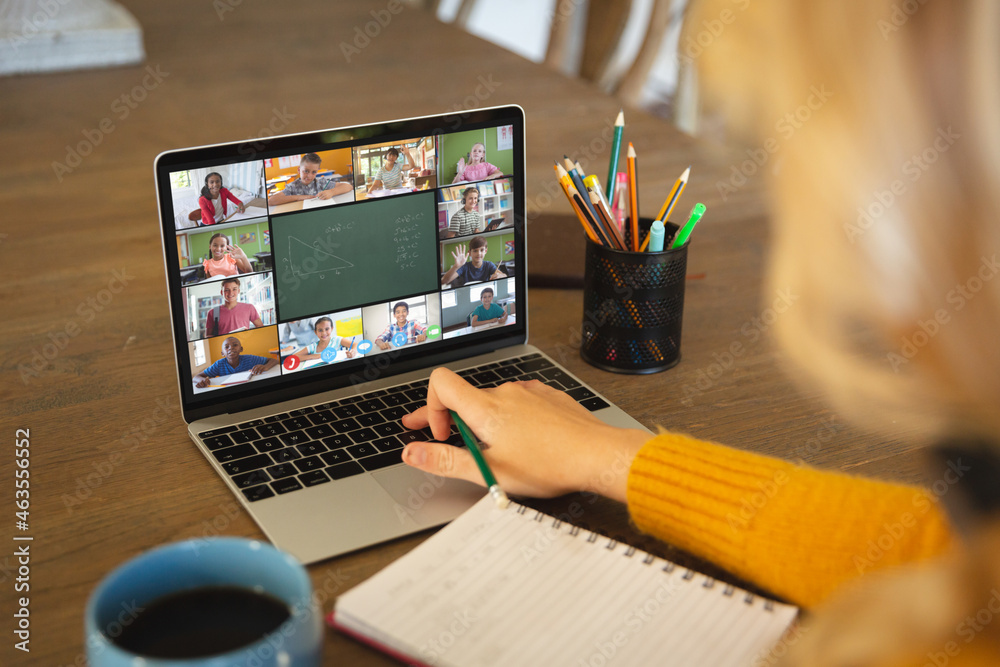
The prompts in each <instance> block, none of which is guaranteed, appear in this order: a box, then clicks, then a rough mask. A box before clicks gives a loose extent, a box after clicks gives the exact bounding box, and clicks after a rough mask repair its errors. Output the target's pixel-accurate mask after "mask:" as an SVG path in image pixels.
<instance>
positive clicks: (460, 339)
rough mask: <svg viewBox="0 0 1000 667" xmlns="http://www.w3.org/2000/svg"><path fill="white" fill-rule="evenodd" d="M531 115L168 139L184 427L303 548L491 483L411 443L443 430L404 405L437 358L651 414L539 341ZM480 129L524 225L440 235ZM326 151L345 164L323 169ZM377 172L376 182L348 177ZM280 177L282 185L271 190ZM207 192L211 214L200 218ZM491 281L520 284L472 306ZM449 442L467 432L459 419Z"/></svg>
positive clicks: (445, 505) (263, 520) (417, 519)
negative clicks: (603, 390)
mask: <svg viewBox="0 0 1000 667" xmlns="http://www.w3.org/2000/svg"><path fill="white" fill-rule="evenodd" d="M524 124H525V120H524V112H523V110H522V109H521V108H520V107H517V106H505V107H496V108H490V109H481V110H475V111H469V112H462V113H459V114H450V115H441V116H425V117H420V118H410V119H405V120H394V121H384V122H377V123H371V124H368V125H361V126H355V127H342V128H336V129H329V130H321V131H315V132H306V133H301V134H294V135H286V136H279V137H273V138H268V139H260V140H252V141H247V142H242V143H225V144H217V145H211V146H200V147H195V148H186V149H182V150H172V151H168V152H165V153H162V154H160V155H159V156H158V157H157V158H156V162H155V167H154V168H155V178H156V190H157V198H158V204H159V212H160V221H161V228H162V234H163V257H164V266H165V272H166V283H167V293H168V295H169V304H170V321H171V326H172V330H173V342H174V354H175V358H176V366H177V374H178V385H179V391H180V398H181V406H182V411H183V417H184V420H185V422H186V423H187V425H188V433H189V435H190V437H191V439H192V440H193V441H194V443H195V445H196V446H197V447H198V449H199V450H200V451H201V452H202V453H203V454H204V456H205V458H206V460H207V461H208V463H209V465H211V466H212V468H213V469H214V470H215V471H216V472H217V473H218V474H219V476H220V477H221V479H222V480H223V483H224V484H225V485H226V486H227V487H228V488H229V489H230V490H231V491H232V493H233V494H234V495H235V497H236V498H237V499H238V500H239V502H240V503H241V504H242V506H243V507H244V508H245V509H246V510H247V512H249V513H250V515H251V516H252V517H253V518H254V520H255V521H256V522H257V523H258V525H259V526H260V528H261V529H262V530H263V532H264V533H265V534H266V535H267V537H268V538H269V539H270V540H271V541H272V542H273V543H274V544H275V545H276V546H277V547H279V548H281V549H284V550H285V551H287V552H289V553H291V554H293V555H294V556H295V557H297V558H298V559H299V560H301V561H302V562H305V563H310V562H315V561H319V560H323V559H326V558H329V557H332V556H336V555H339V554H343V553H346V552H349V551H354V550H357V549H361V548H363V547H367V546H369V545H372V544H376V543H379V542H382V541H385V540H389V539H392V538H396V537H400V536H403V535H407V534H409V533H413V532H416V531H419V530H423V529H426V528H430V527H433V526H438V525H441V524H443V523H446V522H448V521H450V520H451V519H453V518H455V517H456V516H458V515H459V514H461V513H462V512H464V511H465V510H466V509H467V508H468V507H470V506H471V505H472V504H473V503H474V502H476V501H477V500H478V499H479V498H481V497H482V495H483V493H484V490H483V488H482V487H480V486H477V485H474V484H471V483H468V482H464V481H459V480H446V479H442V478H439V477H435V476H432V475H427V474H425V473H422V472H420V471H417V470H414V469H412V468H410V467H408V466H406V465H405V464H403V463H402V462H401V456H400V452H401V451H402V449H403V447H404V446H405V444H406V443H407V442H410V441H412V440H415V439H431V436H430V433H429V432H412V431H408V430H407V429H405V428H404V427H403V426H402V425H401V423H400V417H401V416H402V415H404V414H407V413H408V412H411V411H413V410H415V409H416V408H418V407H420V406H421V405H423V404H424V402H425V399H426V395H427V381H428V377H429V375H430V372H431V371H432V370H433V369H434V368H436V367H438V366H444V367H447V368H450V369H452V370H454V371H456V372H457V373H459V375H461V376H462V377H464V378H466V379H467V380H468V381H469V382H471V383H473V384H475V385H477V386H480V387H493V386H497V385H499V384H502V383H504V382H508V381H512V380H528V379H538V380H541V381H543V382H546V383H547V384H550V385H551V386H553V387H556V388H558V389H560V390H563V391H567V392H568V393H569V394H570V395H571V396H573V397H574V398H575V399H576V400H578V401H579V402H580V403H581V404H582V405H584V406H585V407H587V408H588V409H590V410H591V411H593V412H594V414H596V415H597V416H598V417H599V418H601V419H603V420H605V421H606V422H608V423H611V424H615V425H618V426H623V427H631V428H643V427H642V425H641V424H639V423H638V422H636V421H635V420H633V419H632V418H631V417H629V416H628V415H627V414H625V412H623V411H622V410H620V409H619V408H617V407H615V406H614V405H612V404H611V403H610V402H609V401H607V400H606V399H604V398H603V397H602V396H600V395H599V394H598V393H597V392H595V391H594V390H593V389H592V388H590V387H588V386H586V385H585V384H584V383H582V382H581V381H580V380H579V379H578V378H575V377H573V376H572V375H571V374H570V373H569V372H567V371H566V370H565V369H563V368H561V367H560V366H559V365H558V364H556V363H555V362H554V361H553V360H552V359H550V358H549V357H547V356H545V355H544V354H542V353H541V352H540V351H539V350H538V349H536V348H535V347H533V346H531V345H530V344H529V343H528V331H529V328H528V320H527V314H528V308H527V271H526V266H527V262H526V259H527V242H528V239H527V233H526V232H527V230H526V229H525V224H524V221H525V215H524V213H525V173H526V172H525V154H524V152H525V130H524ZM476 143H482V144H484V145H485V146H486V154H487V155H488V156H489V161H490V162H491V164H494V165H496V166H497V167H498V168H499V169H500V170H501V171H502V172H503V177H502V179H503V180H504V181H505V183H504V184H503V187H501V188H500V191H502V194H500V195H498V196H500V197H504V198H507V200H508V201H507V202H505V203H504V207H505V208H507V207H508V206H509V208H510V210H511V211H512V213H513V220H514V225H513V226H512V227H508V228H502V229H497V230H493V231H484V232H481V233H478V234H475V233H474V234H469V235H465V236H458V237H455V238H448V239H439V233H440V231H441V230H443V229H445V228H446V227H447V226H448V222H449V216H448V211H449V208H448V206H449V205H450V204H451V203H452V202H450V201H448V200H447V199H446V198H445V194H444V191H443V189H442V188H444V187H445V186H448V185H450V184H451V182H452V181H453V180H454V177H455V170H456V163H457V161H458V157H460V156H462V155H464V154H465V153H467V152H468V151H469V149H470V148H471V146H472V145H473V144H476ZM393 148H394V149H396V151H398V152H399V153H400V156H399V159H398V161H395V160H394V155H393V153H394V151H392V150H391V149H393ZM404 148H405V149H406V150H403V149H404ZM407 154H409V156H411V157H412V160H413V161H414V163H415V164H414V165H412V166H413V167H415V169H413V173H423V174H424V176H422V177H421V179H420V180H419V181H415V182H414V186H413V187H412V188H409V189H407V188H403V187H398V185H397V183H396V182H394V175H393V172H397V173H398V172H399V171H402V170H403V169H410V168H411V165H410V164H409V163H408V162H409V161H408V159H407V158H406V157H405V156H407ZM397 165H398V166H399V167H400V169H398V170H397ZM327 170H332V171H334V172H336V173H337V174H339V175H341V177H340V178H338V179H326V178H324V177H322V176H319V175H318V173H320V172H322V171H327ZM428 173H429V174H430V175H429V176H428V175H426V174H428ZM405 175H406V174H403V176H404V177H405ZM376 179H379V180H382V181H383V185H384V186H385V189H384V190H383V191H382V192H380V196H378V197H369V196H368V194H369V193H368V192H366V189H365V187H364V186H362V187H356V186H355V185H354V184H357V183H365V182H369V183H370V182H372V181H373V180H376ZM275 182H284V183H285V187H284V188H283V189H281V190H273V189H272V192H270V193H269V192H268V184H270V183H275ZM418 183H419V185H418ZM306 202H313V204H315V205H310V204H307V203H306ZM194 209H200V210H201V211H202V214H203V219H202V221H203V222H209V221H211V224H203V225H202V226H199V227H193V228H192V227H191V226H190V224H189V221H188V220H187V218H188V216H189V214H190V212H191V211H192V210H194ZM477 237H478V238H477ZM474 243H475V244H476V245H477V247H479V246H480V245H482V244H485V246H486V248H487V250H486V253H485V257H484V258H483V260H482V263H481V264H480V265H479V266H476V265H475V262H474V261H473V260H472V259H471V258H470V260H469V261H467V262H466V263H465V264H464V265H463V266H461V267H458V268H457V270H455V271H453V270H452V269H453V266H452V265H453V264H454V263H455V260H454V252H455V248H456V246H458V245H463V246H465V247H469V246H470V245H472V244H474ZM580 261H583V258H582V257H581V258H580ZM494 267H504V269H505V270H506V271H507V272H508V273H507V274H506V275H504V274H503V272H502V271H501V272H497V271H494V270H493V268H494ZM491 300H495V301H496V302H497V303H506V304H508V308H507V310H508V312H509V315H508V317H507V319H506V320H505V321H504V322H503V323H500V322H498V321H493V322H491V323H490V324H489V325H487V326H471V325H470V324H469V322H470V321H471V317H470V316H471V314H472V313H473V311H475V310H476V309H477V308H478V309H484V308H485V309H486V310H489V308H487V305H492V304H490V301H491ZM481 312H482V311H481ZM478 319H482V318H478ZM448 442H449V443H450V444H452V445H454V446H457V447H458V446H462V444H461V438H459V437H458V434H457V433H456V432H454V431H453V432H452V434H451V436H450V437H449V439H448Z"/></svg>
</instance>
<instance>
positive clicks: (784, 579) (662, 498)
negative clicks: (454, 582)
mask: <svg viewBox="0 0 1000 667" xmlns="http://www.w3.org/2000/svg"><path fill="white" fill-rule="evenodd" d="M449 408H451V409H454V410H456V411H458V412H459V413H460V414H461V415H462V417H463V419H465V420H466V422H467V423H468V424H469V426H470V428H472V430H473V431H474V432H475V433H476V435H477V436H478V437H479V438H480V439H482V440H483V442H485V443H487V444H488V445H489V448H488V449H486V451H485V453H484V455H485V456H486V458H487V459H488V460H489V462H490V465H491V467H492V468H493V471H494V473H495V474H496V476H497V479H498V481H499V483H500V485H501V486H502V487H504V489H505V490H507V491H508V492H509V493H512V494H515V495H529V496H536V497H550V496H555V495H561V494H563V493H569V492H572V491H587V492H592V493H596V494H599V495H604V496H607V497H609V498H613V499H615V500H620V501H622V502H627V503H628V506H629V512H630V513H631V515H632V518H633V520H634V521H635V522H636V524H637V525H638V526H639V528H641V529H642V530H644V531H646V532H649V533H651V534H653V535H655V536H656V537H658V538H659V539H662V540H664V541H667V542H669V543H671V544H673V545H676V546H678V547H681V548H683V549H685V550H688V551H690V552H691V553H693V554H695V555H697V556H699V557H702V558H705V559H707V560H710V561H712V562H713V563H716V564H718V565H720V566H721V567H723V568H725V569H727V570H728V571H730V572H732V573H734V574H736V575H738V576H740V577H743V578H746V579H748V580H750V581H753V582H754V583H756V584H758V585H760V586H762V587H764V588H767V589H768V590H770V591H772V592H773V593H775V594H777V595H780V596H782V597H785V598H787V599H790V600H792V601H793V602H796V603H797V604H801V605H805V606H813V605H815V604H817V603H819V602H820V601H822V600H823V599H824V598H826V597H827V596H828V595H829V593H830V592H831V591H833V590H834V589H835V588H837V587H838V586H840V585H841V584H843V583H844V582H846V581H848V580H850V579H855V578H857V577H860V576H862V575H863V574H866V573H867V572H869V571H872V570H875V569H882V568H886V567H889V566H893V565H898V564H902V563H911V562H914V561H917V560H922V559H926V558H930V557H933V556H936V555H938V554H940V553H942V552H943V551H944V550H945V549H947V548H948V546H949V545H950V544H951V540H952V534H951V531H950V529H949V527H948V525H947V522H946V520H945V517H944V515H943V512H942V511H941V509H940V507H939V506H938V504H937V502H936V499H935V498H934V497H932V495H931V494H929V493H928V492H927V491H926V490H924V489H920V488H917V487H910V486H903V485H898V484H890V483H886V482H879V481H873V480H866V479H861V478H855V477H850V476H847V475H843V474H840V473H835V472H826V471H819V470H814V469H811V468H807V467H804V466H797V465H793V464H791V463H787V462H784V461H780V460H778V459H773V458H770V457H766V456H761V455H758V454H752V453H749V452H745V451H741V450H737V449H733V448H730V447H724V446H722V445H716V444H712V443H708V442H704V441H701V440H697V439H694V438H691V437H688V436H685V435H679V434H672V433H661V434H660V435H658V436H656V437H653V436H651V435H650V434H649V433H646V432H644V431H638V430H625V429H616V428H612V427H610V426H607V425H606V424H604V423H603V422H601V421H599V420H597V419H596V418H595V417H593V416H592V415H591V414H590V413H589V412H588V411H587V410H586V409H585V408H583V407H581V406H580V405H578V404H577V403H576V401H574V400H573V399H572V398H570V397H569V396H568V395H566V394H565V393H563V392H560V391H556V390H555V389H552V388H550V387H547V386H545V385H543V384H542V383H540V382H515V383H507V384H504V385H501V386H499V387H497V388H495V389H489V390H480V389H475V388H473V387H472V386H471V385H469V384H468V383H467V382H465V380H463V379H462V378H460V377H458V376H457V375H455V374H454V373H452V372H451V371H448V370H445V369H438V370H435V371H434V373H433V374H432V375H431V383H430V386H429V388H428V394H427V405H426V406H425V407H423V408H420V409H419V410H417V411H416V412H414V413H412V414H410V415H407V416H405V417H404V418H403V424H404V425H405V426H406V427H407V428H411V429H418V428H423V427H424V426H427V425H430V427H431V429H432V431H433V433H434V435H435V437H436V438H438V439H442V440H443V439H445V438H447V437H448V431H447V429H448V425H449V424H450V416H449V414H448V411H447V410H448V409H449ZM539 425H544V426H541V427H540V426H539ZM403 460H404V462H406V463H408V464H409V465H411V466H414V467H416V468H419V469H421V470H424V471H426V472H430V473H434V474H439V475H445V476H448V477H459V478H462V479H467V480H469V481H472V482H475V483H478V484H482V483H483V482H482V477H481V476H480V474H479V472H478V469H477V468H476V466H475V463H474V461H473V460H472V457H471V455H470V454H469V452H467V451H465V450H462V449H457V448H454V447H451V446H449V445H443V444H436V443H428V442H414V443H410V444H409V445H407V446H406V448H405V449H404V450H403Z"/></svg>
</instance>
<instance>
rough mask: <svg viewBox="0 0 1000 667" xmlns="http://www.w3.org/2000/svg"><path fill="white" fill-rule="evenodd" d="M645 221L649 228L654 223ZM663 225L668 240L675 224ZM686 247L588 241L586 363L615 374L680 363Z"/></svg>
mask: <svg viewBox="0 0 1000 667" xmlns="http://www.w3.org/2000/svg"><path fill="white" fill-rule="evenodd" d="M643 222H645V223H646V226H647V228H648V224H649V222H650V221H643ZM664 224H665V226H666V238H667V239H670V238H672V236H673V234H674V233H676V231H677V225H675V224H673V223H671V222H667V223H664ZM667 245H669V244H667ZM688 245H689V244H688V243H685V244H684V245H682V246H681V247H680V248H677V249H674V250H663V251H662V252H641V253H637V252H622V251H620V250H613V249H611V248H607V247H605V246H602V245H599V244H597V243H594V242H593V241H590V240H589V239H588V240H587V254H586V264H585V266H584V276H583V341H582V345H581V347H580V356H582V357H583V359H584V360H585V361H586V362H587V363H589V364H591V365H592V366H596V367H597V368H600V369H602V370H606V371H612V372H615V373H657V372H659V371H664V370H667V369H668V368H671V367H672V366H675V365H676V364H677V362H679V361H680V359H681V320H682V318H683V315H684V277H685V274H686V272H687V250H688Z"/></svg>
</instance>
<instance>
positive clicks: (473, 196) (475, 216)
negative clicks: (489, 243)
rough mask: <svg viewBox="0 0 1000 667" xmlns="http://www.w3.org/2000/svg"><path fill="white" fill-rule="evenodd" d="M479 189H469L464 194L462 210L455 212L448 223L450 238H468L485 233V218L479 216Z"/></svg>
mask: <svg viewBox="0 0 1000 667" xmlns="http://www.w3.org/2000/svg"><path fill="white" fill-rule="evenodd" d="M478 208H479V189H478V188H476V187H475V186H472V187H468V188H466V189H465V190H464V191H463V192H462V208H460V209H458V210H457V211H455V215H453V216H451V221H450V222H449V223H448V234H449V235H450V236H466V235H467V234H478V233H479V232H481V231H483V217H482V216H481V215H479V210H478Z"/></svg>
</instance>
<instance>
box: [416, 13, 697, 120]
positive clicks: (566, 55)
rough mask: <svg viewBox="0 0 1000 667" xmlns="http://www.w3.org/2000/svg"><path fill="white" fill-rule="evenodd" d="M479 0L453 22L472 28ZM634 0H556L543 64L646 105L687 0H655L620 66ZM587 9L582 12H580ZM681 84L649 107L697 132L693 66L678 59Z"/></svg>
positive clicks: (635, 104) (632, 104)
mask: <svg viewBox="0 0 1000 667" xmlns="http://www.w3.org/2000/svg"><path fill="white" fill-rule="evenodd" d="M423 4H424V6H425V7H426V8H427V9H428V10H429V11H433V12H435V13H436V12H437V9H438V6H439V5H440V0H426V1H425V2H424V3H423ZM478 4H479V0H461V2H460V4H459V7H458V11H457V13H456V15H455V20H454V23H455V24H456V25H458V26H459V27H461V28H463V29H466V30H467V29H468V26H469V20H470V18H471V17H472V13H473V11H474V10H475V8H476V7H477V5H478ZM635 5H636V3H635V2H633V0H589V1H588V0H554V5H553V7H552V11H553V16H552V24H551V27H550V29H549V40H548V46H547V48H546V52H545V60H544V62H545V64H546V65H548V66H549V67H551V68H553V69H555V70H558V71H560V72H563V73H565V74H568V75H570V76H579V77H580V78H582V79H585V80H587V81H591V82H593V83H594V84H595V85H597V86H599V87H600V88H601V89H603V90H605V91H606V92H609V93H611V94H613V95H615V96H616V97H618V98H619V99H621V100H622V103H623V104H624V105H625V106H628V107H642V106H643V94H644V90H645V88H646V84H647V82H648V80H649V76H650V72H651V71H652V69H653V66H654V64H655V63H656V60H657V57H658V55H659V53H660V50H661V49H662V48H663V44H664V41H665V40H666V38H667V35H668V33H669V32H670V31H671V29H672V28H676V27H677V26H679V25H680V24H681V23H682V22H683V20H684V18H685V15H686V13H687V8H688V5H689V3H688V0H653V4H652V10H651V12H650V15H649V17H648V22H647V24H646V31H645V35H644V37H643V40H642V44H641V45H640V47H639V49H638V51H637V53H636V55H635V57H634V58H633V59H632V61H631V64H630V65H628V66H627V67H625V68H622V67H621V65H620V63H617V62H616V55H617V54H618V53H619V51H620V50H622V47H623V44H622V39H623V37H624V34H625V28H626V26H627V24H628V21H629V17H630V16H631V14H632V12H633V11H636V6H635ZM581 12H584V13H585V15H584V16H582V17H581V16H579V14H580V13H581ZM675 62H676V65H677V86H676V88H675V90H674V91H673V92H672V94H671V95H670V99H669V102H668V103H667V104H666V105H663V107H662V108H652V109H649V110H650V111H652V112H654V113H657V114H658V115H661V116H666V117H667V118H669V119H670V120H671V121H673V123H674V124H675V125H677V127H679V128H680V129H682V130H684V131H685V132H688V133H689V134H694V133H695V131H696V130H697V129H698V128H697V125H698V122H697V121H698V113H697V107H698V101H697V82H696V80H695V74H694V70H693V68H691V67H690V66H688V65H685V64H684V63H683V62H682V61H681V60H680V59H675Z"/></svg>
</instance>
